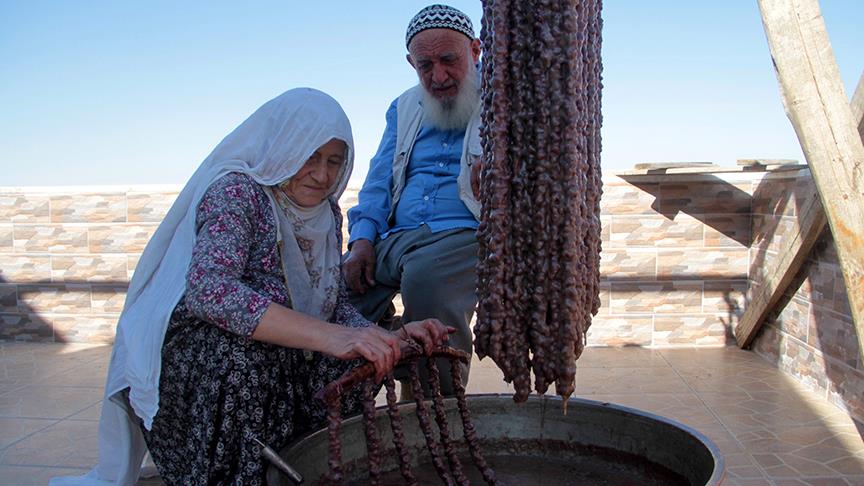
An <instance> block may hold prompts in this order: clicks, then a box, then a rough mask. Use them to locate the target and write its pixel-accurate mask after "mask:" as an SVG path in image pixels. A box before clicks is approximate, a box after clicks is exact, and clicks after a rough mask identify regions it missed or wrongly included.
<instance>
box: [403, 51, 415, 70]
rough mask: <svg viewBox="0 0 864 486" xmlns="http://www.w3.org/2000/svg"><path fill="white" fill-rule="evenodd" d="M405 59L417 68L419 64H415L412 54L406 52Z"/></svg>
mask: <svg viewBox="0 0 864 486" xmlns="http://www.w3.org/2000/svg"><path fill="white" fill-rule="evenodd" d="M405 60H406V61H408V64H410V65H411V67H413V68H414V69H417V66H415V65H414V59H412V58H411V54H405Z"/></svg>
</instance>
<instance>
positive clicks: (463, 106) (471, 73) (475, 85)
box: [420, 64, 480, 130]
mask: <svg viewBox="0 0 864 486" xmlns="http://www.w3.org/2000/svg"><path fill="white" fill-rule="evenodd" d="M420 86H421V87H422V88H423V112H424V114H425V115H426V119H427V120H428V121H429V122H430V123H432V125H433V126H434V127H435V128H437V129H439V130H456V129H462V130H464V129H465V128H466V127H468V122H469V121H471V116H472V115H474V111H475V110H476V109H477V106H479V105H480V82H479V80H478V79H477V67H476V66H475V65H474V64H471V68H470V69H469V70H468V72H467V73H466V75H465V80H464V81H463V82H462V84H461V85H460V86H459V92H458V93H456V98H453V99H451V100H447V101H444V102H442V101H441V100H439V99H437V98H435V97H434V96H432V95H431V94H430V93H429V91H428V90H426V88H425V87H424V86H423V85H422V83H421V85H420Z"/></svg>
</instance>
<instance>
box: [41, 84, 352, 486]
mask: <svg viewBox="0 0 864 486" xmlns="http://www.w3.org/2000/svg"><path fill="white" fill-rule="evenodd" d="M332 139H338V140H342V141H343V142H345V144H346V146H347V153H346V157H345V164H344V169H343V170H342V172H341V174H340V179H339V180H338V182H337V183H336V184H335V187H334V189H333V192H332V194H331V197H333V198H335V199H338V198H339V196H341V194H342V192H343V191H344V190H345V186H346V185H347V183H348V178H349V176H350V174H351V170H352V168H353V161H354V142H353V138H352V136H351V125H350V123H349V122H348V117H347V116H346V115H345V112H344V111H343V110H342V107H341V106H339V103H337V102H336V100H334V99H333V98H331V97H330V96H328V95H327V94H325V93H322V92H320V91H317V90H314V89H310V88H297V89H292V90H290V91H287V92H285V93H283V94H282V95H280V96H278V97H277V98H275V99H273V100H270V101H268V102H267V103H265V104H264V106H262V107H261V108H259V109H258V110H257V111H256V112H255V113H253V114H252V116H250V117H249V118H248V119H247V120H246V121H244V122H243V123H242V124H240V126H238V127H237V128H236V129H234V131H233V132H231V133H230V134H229V135H228V136H227V137H225V139H224V140H222V142H221V143H219V145H218V146H216V148H215V149H214V150H213V152H212V153H211V154H210V155H209V156H208V157H207V158H206V159H205V160H204V162H203V163H202V164H201V166H200V167H199V168H198V170H197V171H195V174H193V175H192V178H191V179H190V180H189V182H188V183H187V184H186V186H185V187H184V188H183V190H182V191H181V192H180V194H179V196H178V197H177V200H176V201H175V202H174V205H173V206H171V209H170V210H169V211H168V214H167V215H166V216H165V219H164V220H163V221H162V223H161V224H160V225H159V228H158V229H157V230H156V232H155V234H154V235H153V237H152V238H151V239H150V242H149V243H148V244H147V247H146V248H145V249H144V252H143V253H142V255H141V259H140V260H139V262H138V265H137V266H136V268H135V274H134V276H133V278H132V281H131V282H130V283H129V290H128V293H127V296H126V304H125V307H124V309H123V313H122V314H121V315H120V320H119V323H118V325H117V334H116V336H115V341H114V350H113V353H112V355H111V365H110V367H109V370H108V379H107V382H106V385H105V400H104V401H103V404H102V416H101V418H100V421H99V464H98V465H97V466H96V467H95V468H94V469H93V470H92V471H91V472H90V473H89V474H87V475H86V476H84V477H79V478H75V479H72V478H65V479H63V480H60V478H56V479H55V480H53V481H52V483H51V484H134V482H135V481H136V480H137V477H138V471H139V468H140V466H141V461H142V458H143V456H144V453H145V451H146V445H145V443H144V439H143V435H142V434H141V430H140V429H139V426H138V423H139V418H140V420H141V421H143V423H144V426H145V427H147V428H148V429H149V428H150V427H151V426H152V423H153V417H154V416H155V415H156V412H157V410H158V408H159V374H160V371H161V364H162V343H163V340H164V338H165V331H166V329H167V327H168V321H169V319H170V317H171V313H172V312H173V311H174V307H175V306H176V305H177V303H178V302H179V300H180V298H181V297H182V296H183V294H184V292H185V290H186V272H187V270H188V268H189V263H190V261H191V258H192V249H193V246H194V245H195V217H196V210H197V208H198V204H199V202H200V201H201V198H202V197H203V196H204V193H205V192H206V191H207V189H208V188H209V187H210V185H211V184H213V182H215V181H216V180H217V179H219V178H220V177H222V176H224V175H225V174H228V173H231V172H240V173H243V174H247V175H248V176H250V177H251V178H252V179H253V180H255V182H257V183H259V184H261V185H262V186H264V187H265V188H267V189H268V190H267V191H266V192H267V194H268V196H270V199H271V205H272V206H273V210H274V214H275V216H276V221H277V232H278V234H279V238H280V240H283V243H282V245H281V246H282V263H283V269H284V270H285V274H286V275H285V276H286V281H287V285H288V289H289V293H290V295H291V301H292V308H294V309H295V310H298V311H301V312H304V313H308V314H310V315H313V316H315V317H318V318H321V319H326V318H328V317H329V314H327V313H326V310H327V308H328V307H331V306H332V305H333V303H331V302H328V300H329V298H328V297H327V293H328V292H327V287H328V286H332V285H334V282H332V281H323V280H322V283H321V284H319V286H317V288H314V287H312V286H311V285H310V279H309V272H308V271H306V270H307V269H309V268H310V267H309V266H307V264H306V261H305V260H304V254H303V252H301V251H300V249H299V247H298V245H297V240H296V238H295V233H294V224H295V223H296V219H297V218H296V217H289V216H288V215H286V214H285V212H284V211H282V210H281V209H280V208H279V207H278V205H277V204H276V202H275V200H274V198H273V194H272V191H270V190H269V187H270V186H276V185H279V184H281V183H283V182H284V181H286V180H287V179H289V178H291V177H292V176H293V175H294V174H296V173H297V171H299V170H300V169H301V168H302V167H303V165H304V164H305V163H306V161H307V160H308V159H309V157H311V156H312V154H314V153H315V151H316V150H317V149H318V148H319V147H321V146H322V145H324V144H325V143H327V142H329V141H330V140H332ZM300 218H301V219H303V220H306V221H307V224H306V225H301V226H303V227H304V228H315V229H317V232H318V233H319V234H321V232H322V231H329V234H328V235H327V240H326V243H325V242H324V241H322V240H320V239H319V240H316V245H315V247H314V248H312V249H310V250H311V251H307V252H306V253H308V254H309V255H310V257H309V258H310V260H311V261H312V262H313V264H314V265H313V267H320V268H321V269H322V270H325V269H326V270H329V269H332V268H334V265H335V266H336V267H335V268H336V269H337V271H338V261H339V248H338V247H337V246H336V242H335V235H334V233H335V231H333V229H334V226H335V221H334V216H333V214H332V213H331V211H330V208H329V204H328V203H327V202H326V201H325V202H323V203H322V204H320V205H319V206H316V207H315V208H304V212H303V214H302V216H300ZM298 270H302V271H298ZM325 273H327V274H328V275H332V272H331V271H325ZM328 278H334V277H328ZM335 278H338V274H337V275H336V276H335ZM331 313H332V309H331ZM125 389H129V395H128V402H127V400H126V399H125V398H124V397H123V396H122V394H121V393H120V392H121V391H123V390H125ZM127 403H128V404H129V405H131V408H132V410H129V409H128V406H127ZM133 413H134V415H132V414H133Z"/></svg>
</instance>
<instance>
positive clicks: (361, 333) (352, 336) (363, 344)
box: [324, 325, 402, 382]
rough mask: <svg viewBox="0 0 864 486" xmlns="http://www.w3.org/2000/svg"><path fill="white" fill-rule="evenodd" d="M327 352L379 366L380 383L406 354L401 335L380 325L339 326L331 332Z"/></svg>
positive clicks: (377, 377) (376, 375)
mask: <svg viewBox="0 0 864 486" xmlns="http://www.w3.org/2000/svg"><path fill="white" fill-rule="evenodd" d="M324 352H325V353H327V354H329V355H331V356H335V357H337V358H339V359H355V358H364V359H366V360H367V361H369V362H370V363H372V364H373V365H374V366H375V380H376V381H378V382H380V381H381V380H383V379H384V376H386V375H387V373H390V371H392V370H393V367H394V366H396V363H398V362H399V359H400V358H401V357H402V350H401V348H400V346H399V338H398V337H396V335H395V334H393V333H391V332H388V331H385V330H384V329H381V328H380V327H378V326H375V325H372V326H369V327H341V326H340V327H339V331H338V332H333V333H330V334H329V335H328V338H327V344H326V345H325V350H324Z"/></svg>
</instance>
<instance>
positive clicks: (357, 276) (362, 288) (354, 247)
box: [342, 240, 375, 294]
mask: <svg viewBox="0 0 864 486" xmlns="http://www.w3.org/2000/svg"><path fill="white" fill-rule="evenodd" d="M342 270H343V271H344V272H345V282H346V283H347V284H348V287H349V288H351V290H353V291H354V292H357V293H358V294H365V293H366V291H367V290H369V289H370V288H371V287H372V286H373V285H375V247H374V246H372V242H371V241H369V240H357V241H355V242H354V243H352V244H351V252H350V253H349V254H348V259H346V260H345V263H344V264H343V265H342Z"/></svg>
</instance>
